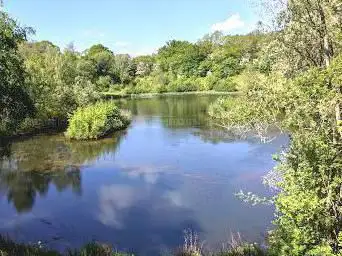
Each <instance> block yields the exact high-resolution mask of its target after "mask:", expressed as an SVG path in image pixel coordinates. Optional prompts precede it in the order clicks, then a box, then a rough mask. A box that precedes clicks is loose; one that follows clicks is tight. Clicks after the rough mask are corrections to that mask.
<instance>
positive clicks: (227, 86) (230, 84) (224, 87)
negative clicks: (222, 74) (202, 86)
mask: <svg viewBox="0 0 342 256" xmlns="http://www.w3.org/2000/svg"><path fill="white" fill-rule="evenodd" d="M213 90H214V91H218V92H235V91H236V84H235V82H234V81H232V80H231V79H222V80H219V81H218V82H217V83H216V84H215V85H214V87H213Z"/></svg>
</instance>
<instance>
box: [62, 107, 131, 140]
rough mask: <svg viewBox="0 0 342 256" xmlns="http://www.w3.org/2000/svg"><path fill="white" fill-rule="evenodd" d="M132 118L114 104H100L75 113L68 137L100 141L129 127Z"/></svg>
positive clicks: (67, 133)
mask: <svg viewBox="0 0 342 256" xmlns="http://www.w3.org/2000/svg"><path fill="white" fill-rule="evenodd" d="M130 118H131V117H130V114H129V113H128V112H124V111H121V110H120V109H118V108H117V107H116V105H115V104H114V103H113V102H98V103H96V104H94V105H90V106H87V107H84V108H78V109H77V110H76V111H75V112H74V114H73V115H72V116H71V117H70V119H69V127H68V130H67V132H66V136H67V137H68V138H71V139H77V140H85V139H98V138H101V137H104V136H105V135H108V134H109V133H111V132H113V131H115V130H120V129H123V128H125V127H127V126H128V124H129V123H130Z"/></svg>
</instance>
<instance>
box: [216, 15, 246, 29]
mask: <svg viewBox="0 0 342 256" xmlns="http://www.w3.org/2000/svg"><path fill="white" fill-rule="evenodd" d="M245 25H246V24H245V22H244V21H243V20H242V19H241V16H240V14H238V13H237V14H233V15H232V16H230V17H229V18H228V19H226V20H225V21H222V22H218V23H215V24H214V25H212V26H211V30H212V31H213V32H214V31H221V32H229V31H232V30H236V29H239V28H243V27H245Z"/></svg>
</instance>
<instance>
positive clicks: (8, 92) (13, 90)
mask: <svg viewBox="0 0 342 256" xmlns="http://www.w3.org/2000/svg"><path fill="white" fill-rule="evenodd" d="M27 32H28V30H27V29H25V28H22V27H20V26H19V25H18V24H17V23H16V22H15V21H14V20H13V19H11V18H10V17H9V16H8V15H7V14H6V13H4V12H1V11H0V91H1V94H0V135H1V134H7V133H9V131H10V132H13V131H14V130H15V128H16V127H17V125H18V124H19V123H20V122H21V121H22V120H23V119H24V118H25V117H27V116H29V115H32V114H33V113H34V107H33V103H32V100H31V98H30V96H29V92H28V90H27V89H26V86H25V70H24V66H23V61H22V59H21V57H20V55H19V53H18V44H19V43H20V42H22V41H25V40H26V35H27Z"/></svg>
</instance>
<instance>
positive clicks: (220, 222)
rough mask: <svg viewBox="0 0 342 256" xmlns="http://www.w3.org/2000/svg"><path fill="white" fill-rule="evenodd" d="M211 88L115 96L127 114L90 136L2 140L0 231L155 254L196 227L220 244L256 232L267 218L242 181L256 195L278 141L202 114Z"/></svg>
mask: <svg viewBox="0 0 342 256" xmlns="http://www.w3.org/2000/svg"><path fill="white" fill-rule="evenodd" d="M216 98H217V96H182V97H179V96H177V97H175V96H172V97H171V96H169V97H164V98H153V99H139V100H122V101H121V102H120V105H121V106H122V107H124V108H128V109H130V110H131V111H132V113H133V115H134V121H133V122H132V124H131V126H130V127H129V129H127V131H124V132H120V133H117V134H115V135H113V136H112V138H107V139H104V140H101V141H96V142H70V141H67V140H65V139H64V138H63V135H62V134H59V135H49V136H36V137H33V138H30V139H25V140H21V141H18V142H15V143H13V144H12V145H9V146H8V147H7V150H6V153H7V157H4V160H3V161H2V162H0V168H1V170H0V209H1V210H0V233H7V234H9V235H10V236H11V237H12V238H14V239H16V240H19V241H25V242H37V241H42V242H43V243H44V244H45V245H46V246H49V247H52V248H56V249H60V250H63V249H65V248H66V247H78V246H81V245H82V244H83V243H85V242H87V241H89V240H96V241H101V242H105V243H110V244H113V245H115V246H116V247H117V248H118V249H120V250H127V251H130V252H135V253H138V254H139V255H158V254H160V253H161V252H167V251H169V250H171V249H174V248H175V247H177V246H179V245H181V244H182V243H183V231H184V230H185V229H187V228H190V229H192V230H194V231H195V232H197V233H198V234H199V236H200V238H201V240H202V241H204V243H205V245H206V246H209V247H216V248H218V247H221V245H222V243H224V242H226V241H227V240H228V239H229V237H230V234H231V232H240V233H241V235H242V237H243V238H245V239H247V240H253V241H262V240H263V238H264V234H265V232H266V230H267V228H269V227H270V222H271V220H272V218H273V209H272V208H271V207H268V206H256V207H253V206H250V205H248V204H245V203H243V202H241V201H240V200H239V199H237V198H236V197H235V196H234V193H236V192H238V191H239V190H240V189H245V190H247V191H252V192H257V193H261V194H264V193H266V190H265V189H264V187H263V185H262V183H261V176H262V175H263V174H265V173H266V172H267V171H268V170H269V169H271V168H272V166H273V165H274V163H273V161H272V158H271V155H272V154H273V153H275V152H277V151H278V150H279V149H280V147H281V146H282V145H284V144H286V138H284V137H278V138H277V139H276V140H274V141H273V142H272V143H271V144H261V143H258V142H257V141H253V140H249V141H248V140H246V141H243V140H239V139H237V138H234V137H233V136H231V135H229V134H227V133H225V132H223V131H222V130H220V129H218V128H217V127H216V126H215V125H214V124H212V123H210V122H209V121H208V120H207V116H206V111H207V108H208V105H209V104H210V103H211V102H213V101H214V100H215V99H216Z"/></svg>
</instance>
